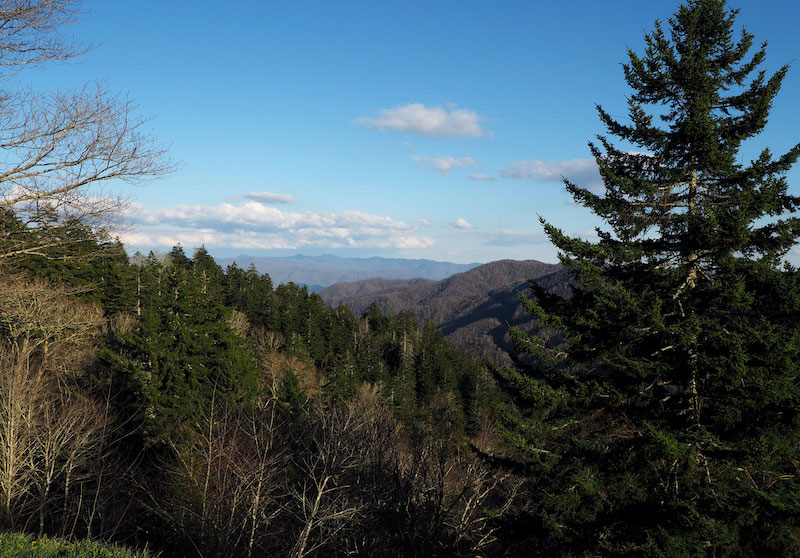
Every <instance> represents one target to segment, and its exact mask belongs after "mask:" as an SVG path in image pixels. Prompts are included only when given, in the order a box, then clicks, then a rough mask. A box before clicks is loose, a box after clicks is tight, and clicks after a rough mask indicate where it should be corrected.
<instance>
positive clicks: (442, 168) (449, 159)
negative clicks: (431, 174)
mask: <svg viewBox="0 0 800 558" xmlns="http://www.w3.org/2000/svg"><path fill="white" fill-rule="evenodd" d="M413 159H414V160H415V161H416V162H417V163H419V166H420V167H430V168H432V169H434V170H435V171H436V172H438V173H439V174H445V175H447V174H450V171H451V170H453V167H459V168H464V167H472V168H477V167H478V163H476V162H475V159H473V158H472V157H462V158H461V159H456V158H455V157H453V156H452V155H439V156H437V157H420V156H419V155H414V157H413Z"/></svg>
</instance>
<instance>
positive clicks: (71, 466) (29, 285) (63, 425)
mask: <svg viewBox="0 0 800 558" xmlns="http://www.w3.org/2000/svg"><path fill="white" fill-rule="evenodd" d="M68 294H69V292H68V291H67V290H66V289H64V288H62V287H57V286H55V285H52V284H50V283H47V282H45V281H41V280H30V279H28V280H26V279H22V278H14V277H10V278H4V279H2V280H0V511H1V512H2V520H3V521H4V522H5V523H7V524H9V525H10V526H14V525H16V524H18V523H19V521H20V520H21V519H22V518H27V519H26V522H28V521H31V520H32V519H33V518H34V517H36V519H38V525H39V530H40V531H41V530H43V528H44V513H45V506H46V504H47V502H48V499H49V497H50V495H51V490H52V488H53V486H54V483H55V482H56V480H57V479H63V478H64V476H65V475H66V474H67V472H68V471H72V470H75V469H76V468H77V467H79V466H80V465H81V464H82V463H85V462H86V461H87V459H88V458H87V455H88V454H89V453H91V449H92V448H93V447H95V446H96V444H97V441H98V438H97V436H95V434H96V432H97V430H98V429H99V428H101V424H102V416H101V414H100V413H99V412H98V410H97V409H96V407H95V405H94V404H93V403H92V402H91V401H90V400H88V399H86V398H83V397H81V396H80V395H79V393H77V392H76V391H74V390H72V389H69V388H68V387H67V383H68V382H69V381H70V380H71V379H72V377H73V375H74V372H75V370H76V369H77V368H78V367H80V366H81V365H82V364H83V363H85V361H86V359H87V358H89V355H90V354H91V351H90V348H91V345H90V344H91V342H92V339H93V337H94V335H95V334H96V333H97V331H98V328H99V326H100V324H101V323H102V312H101V310H100V309H99V308H98V307H97V306H95V305H89V304H85V303H82V302H79V301H76V300H72V299H70V298H69V297H68Z"/></svg>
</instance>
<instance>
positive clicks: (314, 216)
mask: <svg viewBox="0 0 800 558" xmlns="http://www.w3.org/2000/svg"><path fill="white" fill-rule="evenodd" d="M128 217H129V219H130V221H131V222H132V223H133V224H134V225H136V229H137V230H134V231H132V232H128V233H127V234H123V235H121V237H120V238H121V240H122V241H123V242H126V243H128V244H131V245H134V246H137V247H146V248H153V247H169V246H173V245H175V244H177V243H181V244H182V245H184V246H200V245H201V244H205V245H206V246H208V247H224V248H237V249H251V250H254V249H263V250H270V249H279V248H280V249H302V248H304V247H324V248H344V247H363V248H395V249H399V250H409V249H416V248H429V247H431V246H433V245H434V244H435V241H434V240H433V239H431V238H428V237H426V236H420V235H418V234H417V228H416V226H411V225H408V224H406V223H404V222H402V221H396V220H394V219H392V218H391V217H388V216H380V215H373V214H371V213H365V212H362V211H355V210H346V211H341V212H338V213H327V212H305V213H297V212H290V211H282V210H280V209H277V208H275V207H270V206H267V205H264V204H263V203H261V202H256V201H246V202H242V203H240V204H231V203H221V204H218V205H175V206H173V207H145V206H142V205H140V204H134V206H133V207H132V208H131V210H130V211H129V212H128Z"/></svg>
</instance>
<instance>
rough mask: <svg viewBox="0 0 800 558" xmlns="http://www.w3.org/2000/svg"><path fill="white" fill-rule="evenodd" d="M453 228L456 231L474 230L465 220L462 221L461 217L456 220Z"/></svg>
mask: <svg viewBox="0 0 800 558" xmlns="http://www.w3.org/2000/svg"><path fill="white" fill-rule="evenodd" d="M453 226H454V227H455V228H457V229H462V230H468V229H474V228H475V227H473V226H472V225H470V224H469V222H468V221H467V220H466V219H462V218H461V217H459V218H458V219H456V222H455V223H453Z"/></svg>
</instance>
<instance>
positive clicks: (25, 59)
mask: <svg viewBox="0 0 800 558" xmlns="http://www.w3.org/2000/svg"><path fill="white" fill-rule="evenodd" d="M77 14H78V8H77V6H76V4H75V1H74V0H4V1H3V3H2V7H0V53H2V56H1V57H0V66H4V67H5V68H4V69H3V70H2V72H3V74H2V75H5V76H7V75H8V74H9V73H11V72H14V71H15V69H14V68H15V67H16V68H17V69H18V68H19V67H20V66H29V65H32V64H40V63H42V62H50V61H53V60H64V59H67V58H72V57H73V56H77V55H79V54H82V53H83V52H84V50H83V48H82V47H81V46H80V45H79V44H78V43H75V42H74V41H72V40H71V39H70V38H69V37H67V36H65V35H64V34H63V33H62V32H61V28H62V27H63V26H64V25H65V24H67V23H71V22H73V21H75V16H76V15H77Z"/></svg>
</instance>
